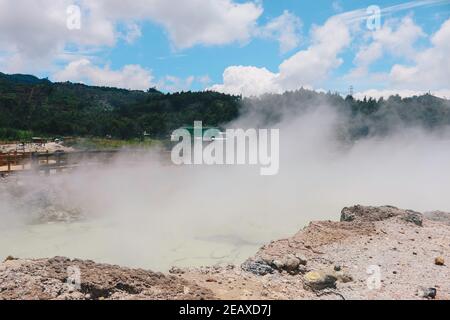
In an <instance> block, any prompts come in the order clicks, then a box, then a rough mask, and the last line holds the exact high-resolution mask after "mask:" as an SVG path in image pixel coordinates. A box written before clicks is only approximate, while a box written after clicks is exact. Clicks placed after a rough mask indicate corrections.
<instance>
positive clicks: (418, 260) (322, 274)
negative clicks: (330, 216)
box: [0, 206, 450, 300]
mask: <svg viewBox="0 0 450 320" xmlns="http://www.w3.org/2000/svg"><path fill="white" fill-rule="evenodd" d="M449 261H450V214H448V213H445V212H432V213H426V214H421V213H418V212H414V211H410V210H401V209H398V208H395V207H390V206H385V207H363V206H355V207H351V208H344V209H343V210H342V213H341V221H340V222H332V221H322V222H312V223H311V224H310V225H309V226H307V227H306V228H304V229H303V230H301V231H299V232H298V233H297V234H296V235H294V236H293V237H291V238H287V239H282V240H279V241H275V242H272V243H270V244H268V245H266V246H264V247H262V248H261V249H260V250H259V252H258V253H257V254H256V255H255V256H254V257H252V258H250V259H248V260H247V261H246V262H245V263H244V264H242V265H241V266H233V265H229V266H212V267H204V268H188V269H179V268H172V270H171V271H170V274H169V275H164V274H158V273H153V272H150V271H144V270H131V269H126V268H120V267H118V266H110V265H102V264H96V263H94V262H92V261H81V260H69V259H66V258H53V259H41V260H15V259H14V258H13V257H9V258H8V259H6V261H5V262H4V263H2V264H0V299H445V300H448V299H450V268H449V266H448V263H450V262H449ZM73 270H75V271H76V270H78V272H79V279H80V280H81V281H80V283H79V286H78V287H77V286H74V283H75V284H76V281H75V282H74V277H73V276H74V274H73V273H71V272H73ZM75 275H76V272H75ZM75 278H76V277H75Z"/></svg>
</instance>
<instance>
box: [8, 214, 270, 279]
mask: <svg viewBox="0 0 450 320" xmlns="http://www.w3.org/2000/svg"><path fill="white" fill-rule="evenodd" d="M128 231H129V230H127V232H126V236H122V235H121V228H120V226H118V225H115V224H114V223H111V222H108V221H101V220H99V221H90V222H77V223H47V224H39V225H27V226H25V227H24V226H22V227H20V228H13V229H10V230H7V231H5V230H2V231H1V232H2V234H1V235H0V239H1V241H0V256H2V257H6V256H8V255H13V256H14V257H19V258H47V257H53V256H65V257H70V258H80V259H91V260H94V261H96V262H101V263H110V264H118V265H121V266H127V267H136V268H146V269H151V270H155V271H167V270H168V269H169V268H170V267H172V266H179V267H188V266H192V267H195V266H203V265H216V264H227V263H234V264H238V263H242V262H243V261H245V260H246V259H247V258H248V257H250V256H252V255H254V254H255V253H256V252H257V250H258V248H259V247H260V246H261V245H262V244H263V243H264V242H265V240H267V241H268V240H269V239H262V238H266V237H267V238H268V237H270V235H267V236H266V237H264V236H263V237H261V239H257V237H253V239H250V238H249V239H244V238H242V237H240V236H239V235H232V234H222V235H219V233H218V232H215V234H213V232H210V233H209V234H206V235H202V236H201V237H200V236H199V237H197V236H192V237H189V238H187V237H185V236H181V235H180V237H179V238H177V237H174V236H173V235H167V236H165V235H164V233H161V234H158V235H155V234H154V233H152V232H149V233H148V234H142V233H141V232H136V233H132V232H128ZM256 233H258V232H255V234H256Z"/></svg>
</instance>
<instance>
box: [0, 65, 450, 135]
mask: <svg viewBox="0 0 450 320" xmlns="http://www.w3.org/2000/svg"><path fill="white" fill-rule="evenodd" d="M320 105H328V106H331V107H332V108H334V109H336V110H337V111H338V113H339V114H340V115H342V118H343V119H344V121H343V126H342V129H343V131H345V134H346V138H350V139H357V138H361V137H366V136H373V135H380V134H381V135H382V134H385V133H387V132H390V131H392V130H396V129H397V128H399V127H403V126H419V127H423V128H426V129H431V130H433V129H438V128H442V127H447V126H450V101H449V100H445V99H440V98H437V97H434V96H432V95H429V94H427V95H423V96H419V97H412V98H405V99H402V98H400V97H399V96H392V97H390V98H389V99H379V100H374V99H364V100H355V99H353V97H351V96H348V97H346V98H343V97H341V96H340V95H338V94H333V93H317V92H315V91H309V90H304V89H300V90H297V91H292V92H285V93H283V94H268V95H264V96H262V97H259V98H252V99H242V98H241V97H238V96H230V95H226V94H221V93H217V92H211V91H207V92H182V93H173V94H164V93H162V92H159V91H158V90H156V89H154V88H151V89H149V90H148V91H147V92H144V91H130V90H125V89H117V88H106V87H94V86H86V85H83V84H73V83H69V82H66V83H52V82H50V81H49V80H47V79H38V78H36V77H34V76H31V75H5V74H3V73H0V140H5V139H13V140H21V139H27V138H29V137H30V136H31V135H46V136H95V137H105V136H111V137H114V138H121V139H130V138H139V137H142V135H143V133H144V132H147V133H149V134H150V135H151V137H153V138H164V137H167V136H168V135H169V134H170V133H171V132H172V131H173V130H174V129H177V128H179V127H182V126H186V125H189V126H192V124H193V122H194V121H195V120H202V121H203V123H204V125H206V126H220V125H223V124H226V123H228V122H230V121H232V120H235V119H236V118H238V117H239V116H240V115H242V114H247V115H248V116H249V117H250V118H251V119H255V121H254V122H255V124H254V125H257V124H258V125H260V126H266V125H274V124H276V123H277V122H278V121H280V120H281V119H282V118H286V117H290V118H293V117H295V116H296V115H298V114H301V113H302V112H304V111H305V110H308V109H311V108H317V107H319V106H320ZM252 113H255V114H252ZM256 119H258V121H259V123H256V121H257V120H256Z"/></svg>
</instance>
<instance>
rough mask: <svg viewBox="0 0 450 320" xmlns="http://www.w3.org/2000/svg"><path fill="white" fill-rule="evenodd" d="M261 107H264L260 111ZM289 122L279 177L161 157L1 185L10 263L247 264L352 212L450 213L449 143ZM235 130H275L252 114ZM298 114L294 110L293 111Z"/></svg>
mask: <svg viewBox="0 0 450 320" xmlns="http://www.w3.org/2000/svg"><path fill="white" fill-rule="evenodd" d="M256 105H258V103H256ZM275 107H276V108H278V110H283V113H282V116H281V117H280V118H279V119H277V120H276V121H272V122H271V123H272V126H273V127H275V128H279V129H280V141H281V145H280V171H279V174H278V175H276V176H268V177H267V176H266V177H264V176H260V175H259V171H258V170H259V167H258V166H256V167H252V166H217V167H215V166H197V167H195V166H194V167H186V166H181V167H175V166H172V165H170V164H168V163H167V160H165V159H161V157H160V156H158V154H159V151H157V150H155V151H153V152H149V154H147V155H143V156H141V157H140V158H139V161H136V159H134V160H133V161H130V158H129V156H128V155H127V154H126V153H124V154H123V155H121V156H120V157H119V158H118V159H117V160H116V161H115V162H114V163H112V164H108V165H104V166H102V167H98V168H91V169H80V170H77V171H75V172H72V173H67V174H61V175H54V176H50V177H40V176H31V177H20V178H19V182H15V181H14V180H12V181H10V182H8V183H2V184H1V185H0V188H1V190H0V201H1V202H0V203H1V206H0V219H1V225H0V256H6V255H8V254H12V255H15V256H20V257H48V256H54V255H64V256H70V257H78V258H90V259H95V260H96V261H100V262H108V263H117V264H121V265H126V266H131V267H144V268H152V269H154V270H167V268H169V267H170V266H171V265H180V266H185V265H190V266H192V265H203V264H211V263H212V264H213V263H219V262H224V263H225V262H241V261H243V260H244V259H245V258H247V257H248V256H249V255H251V254H253V253H254V252H255V251H256V250H257V248H258V247H259V246H260V245H261V244H263V243H265V242H268V241H270V240H274V239H277V238H280V237H286V236H288V235H290V234H293V233H295V232H296V231H298V230H299V229H300V228H301V227H302V226H304V225H305V224H307V223H308V222H309V221H311V220H323V219H331V220H335V219H338V218H339V216H338V213H339V211H340V209H341V208H342V207H344V206H348V205H354V204H358V203H359V204H366V205H385V204H391V205H395V206H399V207H402V208H411V209H415V210H419V211H428V210H435V209H439V210H444V211H445V210H448V211H450V198H449V197H448V186H449V181H450V170H448V169H447V168H448V165H449V164H450V149H449V147H450V140H449V138H450V134H449V132H448V131H447V130H446V129H445V128H444V129H442V130H440V131H438V132H430V131H426V130H424V129H420V128H418V127H401V126H397V127H396V128H395V130H393V131H392V132H390V133H389V134H388V135H385V136H374V137H369V138H365V139H361V140H359V141H356V142H349V141H347V140H346V139H343V138H342V134H340V132H341V130H342V126H344V125H345V123H346V121H347V119H346V116H345V115H343V114H341V113H340V112H339V111H338V109H337V108H335V107H333V106H330V105H327V104H326V103H323V101H315V102H314V103H310V105H309V106H308V108H305V109H303V111H302V112H290V111H285V110H291V109H292V108H290V107H291V106H283V105H277V106H274V108H275ZM249 108H250V109H249V110H250V111H249V112H248V113H247V114H245V115H243V116H242V117H241V118H240V119H239V120H238V121H236V122H235V123H232V124H229V126H230V127H243V128H246V127H261V126H263V125H265V124H266V123H267V119H265V118H262V117H261V115H259V114H258V112H257V110H256V112H252V110H253V111H255V109H252V108H254V106H253V107H249ZM294 109H295V108H294Z"/></svg>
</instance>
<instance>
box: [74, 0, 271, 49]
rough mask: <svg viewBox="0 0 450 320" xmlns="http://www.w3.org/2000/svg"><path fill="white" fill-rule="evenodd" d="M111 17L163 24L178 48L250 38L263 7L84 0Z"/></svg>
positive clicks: (217, 1) (216, 1)
mask: <svg viewBox="0 0 450 320" xmlns="http://www.w3.org/2000/svg"><path fill="white" fill-rule="evenodd" d="M83 3H84V5H85V6H86V7H87V8H89V11H90V12H91V14H92V15H95V16H97V17H100V18H104V19H108V20H113V21H115V20H128V19H131V20H149V21H153V22H156V23H158V24H160V25H161V26H163V27H164V29H165V30H166V31H167V33H168V35H169V37H170V39H171V41H172V43H173V44H174V46H175V47H176V48H179V49H184V48H189V47H192V46H194V45H198V44H201V45H223V44H229V43H232V42H236V41H238V42H245V41H248V40H249V39H250V37H251V35H252V32H253V30H254V28H255V26H256V21H257V19H258V18H259V17H260V16H261V14H262V12H263V9H262V7H261V6H260V5H259V4H256V3H254V2H244V3H238V2H235V1H233V0H190V1H185V0H133V1H123V0H97V1H88V0H83Z"/></svg>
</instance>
